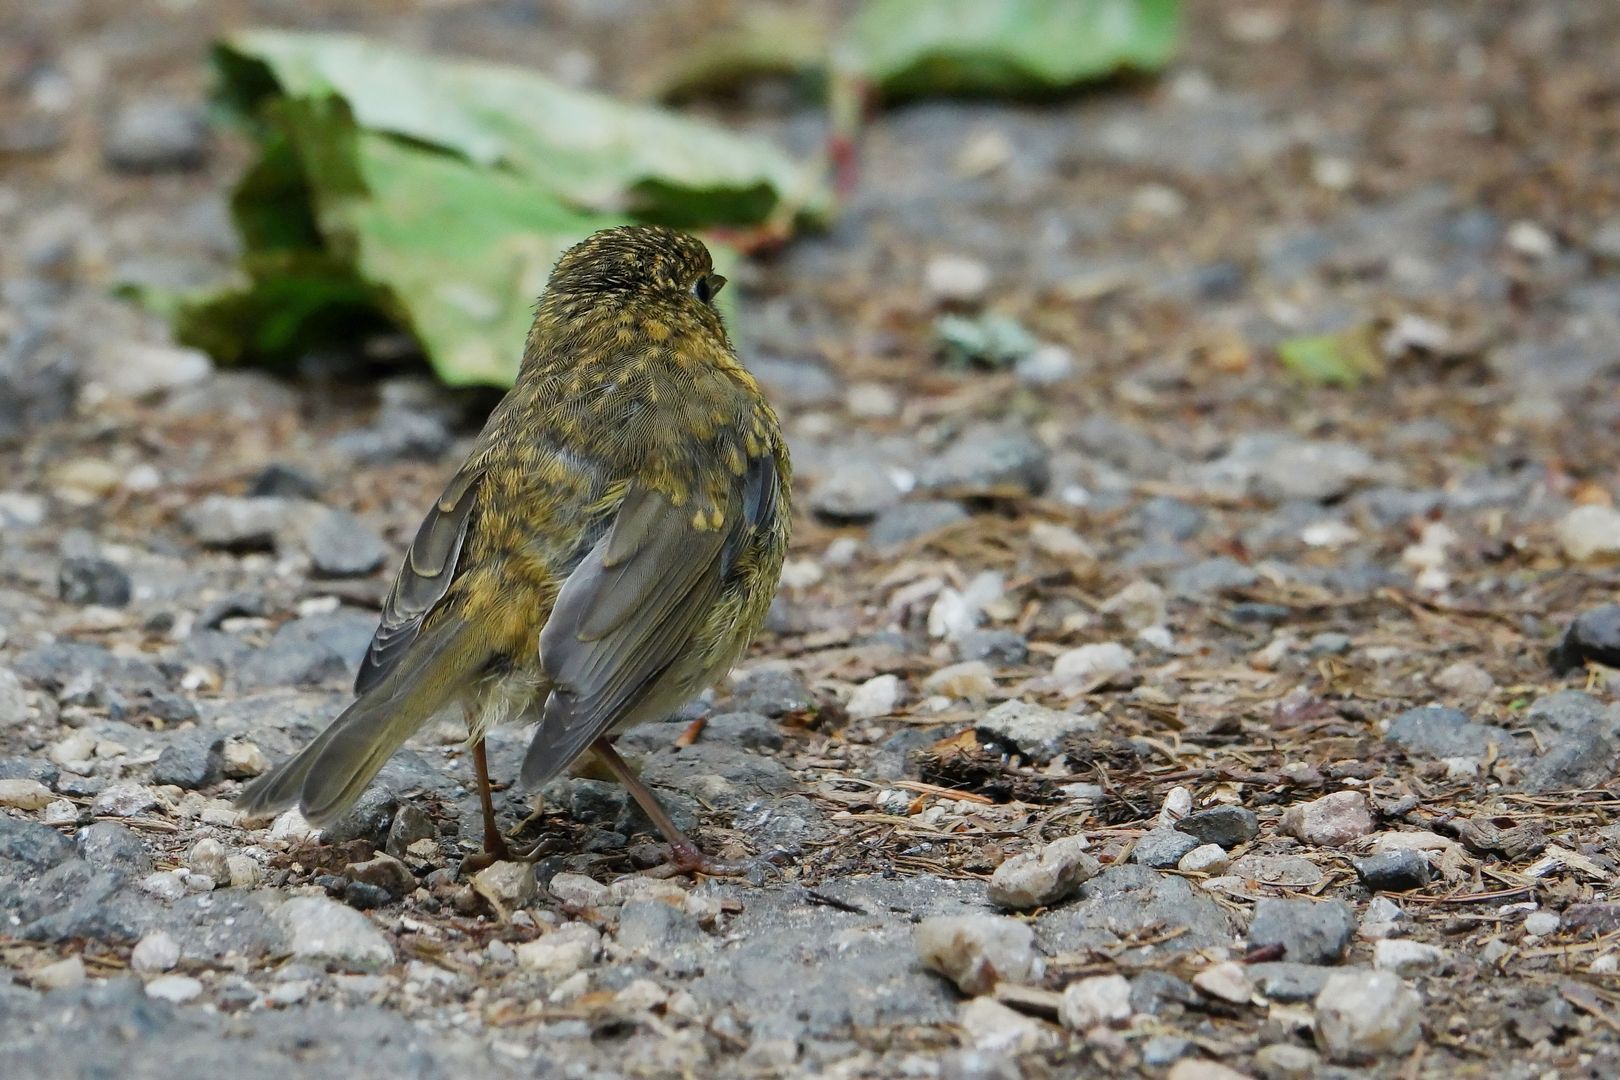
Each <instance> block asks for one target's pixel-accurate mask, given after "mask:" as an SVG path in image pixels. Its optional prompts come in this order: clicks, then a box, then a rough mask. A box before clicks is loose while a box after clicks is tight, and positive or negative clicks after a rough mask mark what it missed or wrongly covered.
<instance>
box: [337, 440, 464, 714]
mask: <svg viewBox="0 0 1620 1080" xmlns="http://www.w3.org/2000/svg"><path fill="white" fill-rule="evenodd" d="M481 479H483V471H482V470H481V469H479V468H473V467H469V468H464V469H462V471H461V472H459V473H457V474H456V475H455V476H454V477H453V478H451V480H450V483H449V485H448V486H447V487H446V488H445V489H444V494H443V495H440V496H439V501H438V502H436V503H434V504H433V508H432V509H431V510H429V511H428V513H427V517H426V518H424V519H423V520H422V527H421V528H419V529H418V530H416V539H415V540H412V541H411V547H410V550H409V551H408V552H406V554H405V562H404V564H403V565H401V566H400V568H399V576H398V577H397V578H395V579H394V587H393V588H392V589H391V590H389V593H388V600H387V601H386V602H385V603H384V604H383V612H382V621H381V622H380V623H378V625H377V632H376V634H375V635H373V636H372V639H371V645H370V647H368V648H367V649H366V657H365V659H364V660H363V661H361V663H360V673H359V674H358V675H357V676H355V680H354V692H355V693H356V694H364V693H366V692H367V691H368V690H371V689H372V688H374V687H375V686H376V685H377V684H378V683H380V682H382V681H383V679H385V678H387V676H388V674H389V672H390V671H392V670H393V669H394V667H395V666H396V665H397V664H398V663H399V660H400V657H402V656H404V655H405V653H406V651H407V650H408V649H409V648H410V645H411V642H413V641H415V640H416V638H417V636H418V635H419V634H420V633H421V632H422V620H423V619H424V618H426V617H427V614H428V612H430V611H432V610H433V608H434V607H435V606H436V605H437V604H438V603H439V601H441V600H443V599H444V596H445V593H447V592H448V591H449V590H450V583H451V582H452V581H454V580H455V577H456V564H457V561H458V560H459V559H460V557H461V548H462V544H463V543H464V542H465V541H466V539H467V527H468V524H469V523H470V522H471V520H472V507H473V503H474V502H475V501H476V495H477V492H478V484H479V481H480V480H481Z"/></svg>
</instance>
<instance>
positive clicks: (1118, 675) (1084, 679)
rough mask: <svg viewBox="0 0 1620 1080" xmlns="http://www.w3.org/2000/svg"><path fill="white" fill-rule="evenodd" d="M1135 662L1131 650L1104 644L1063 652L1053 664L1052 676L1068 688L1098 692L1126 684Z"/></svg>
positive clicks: (1111, 642) (1115, 643)
mask: <svg viewBox="0 0 1620 1080" xmlns="http://www.w3.org/2000/svg"><path fill="white" fill-rule="evenodd" d="M1135 663H1136V657H1135V656H1133V655H1132V654H1131V650H1129V649H1127V648H1126V647H1125V646H1123V645H1121V644H1119V642H1117V641H1103V642H1098V643H1096V644H1093V645H1082V646H1080V647H1079V648H1078V649H1070V650H1068V651H1067V652H1063V653H1060V654H1059V655H1058V658H1057V659H1056V660H1054V661H1053V662H1052V676H1053V677H1054V678H1055V679H1057V680H1058V681H1059V682H1060V683H1062V684H1064V685H1065V686H1068V687H1072V688H1075V689H1082V688H1083V689H1087V690H1095V689H1100V688H1101V687H1104V686H1117V685H1119V684H1120V683H1122V682H1124V681H1125V680H1126V679H1127V678H1128V677H1129V675H1130V674H1131V669H1132V668H1133V667H1134V666H1135Z"/></svg>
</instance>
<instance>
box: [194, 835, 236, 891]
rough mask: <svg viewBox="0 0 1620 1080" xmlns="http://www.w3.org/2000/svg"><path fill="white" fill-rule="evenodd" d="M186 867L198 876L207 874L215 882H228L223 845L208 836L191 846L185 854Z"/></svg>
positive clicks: (227, 866)
mask: <svg viewBox="0 0 1620 1080" xmlns="http://www.w3.org/2000/svg"><path fill="white" fill-rule="evenodd" d="M186 865H187V866H188V867H190V868H191V869H192V870H194V871H196V872H197V873H199V874H207V875H208V876H209V877H211V878H213V879H214V880H215V881H229V880H230V877H231V871H230V866H229V863H228V861H227V858H226V854H225V845H224V844H222V843H220V842H219V841H218V840H215V839H214V838H213V837H210V836H205V837H203V838H202V839H201V840H198V841H197V842H196V843H195V844H192V845H191V850H190V851H189V852H187V854H186Z"/></svg>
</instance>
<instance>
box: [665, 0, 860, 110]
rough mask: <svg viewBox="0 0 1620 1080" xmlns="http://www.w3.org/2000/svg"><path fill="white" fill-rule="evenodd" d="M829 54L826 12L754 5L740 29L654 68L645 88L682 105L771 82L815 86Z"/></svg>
mask: <svg viewBox="0 0 1620 1080" xmlns="http://www.w3.org/2000/svg"><path fill="white" fill-rule="evenodd" d="M828 49H829V34H828V30H827V24H826V22H825V20H824V18H823V13H821V12H819V11H815V10H809V9H806V8H803V7H794V6H791V5H787V4H750V5H749V6H748V7H746V8H744V9H743V10H742V11H741V12H740V13H739V16H738V19H737V21H736V23H735V24H734V25H730V26H724V27H719V28H716V29H715V30H713V31H712V32H710V33H708V34H705V35H704V37H703V39H702V40H701V41H699V42H698V43H697V44H696V45H695V46H694V47H692V48H690V49H683V50H681V51H680V52H679V53H678V54H677V55H676V56H675V57H674V58H673V59H672V61H671V62H669V63H667V64H661V65H659V66H657V67H656V68H654V69H653V71H652V72H651V74H649V75H648V76H647V77H646V79H645V80H644V85H645V86H646V87H647V92H648V93H649V94H650V95H651V96H654V97H658V98H662V99H663V100H665V101H682V100H685V99H687V98H693V97H701V96H704V95H713V94H722V93H727V92H730V91H734V90H736V89H737V88H738V87H739V86H742V85H744V84H746V83H749V82H752V81H754V80H758V79H765V78H771V77H776V78H781V77H784V76H786V77H789V78H795V79H802V80H803V81H804V82H805V83H806V84H810V83H813V82H815V81H816V80H817V79H818V78H819V77H821V76H822V74H823V73H824V69H825V68H826V65H827V59H828Z"/></svg>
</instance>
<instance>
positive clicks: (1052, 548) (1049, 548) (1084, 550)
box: [1029, 521, 1097, 564]
mask: <svg viewBox="0 0 1620 1080" xmlns="http://www.w3.org/2000/svg"><path fill="white" fill-rule="evenodd" d="M1029 542H1030V544H1031V545H1032V546H1033V547H1034V548H1035V550H1036V551H1038V552H1040V553H1041V554H1042V555H1045V556H1047V557H1048V558H1052V559H1056V560H1057V561H1059V562H1062V563H1071V564H1072V563H1094V562H1096V561H1097V553H1096V551H1094V550H1093V549H1092V547H1091V545H1090V544H1088V543H1086V541H1085V539H1084V538H1083V537H1082V536H1081V535H1080V534H1079V533H1077V532H1075V531H1074V530H1073V529H1071V528H1069V527H1068V526H1067V525H1058V524H1056V523H1055V522H1051V521H1037V522H1035V523H1034V524H1033V525H1031V526H1030V527H1029Z"/></svg>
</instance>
